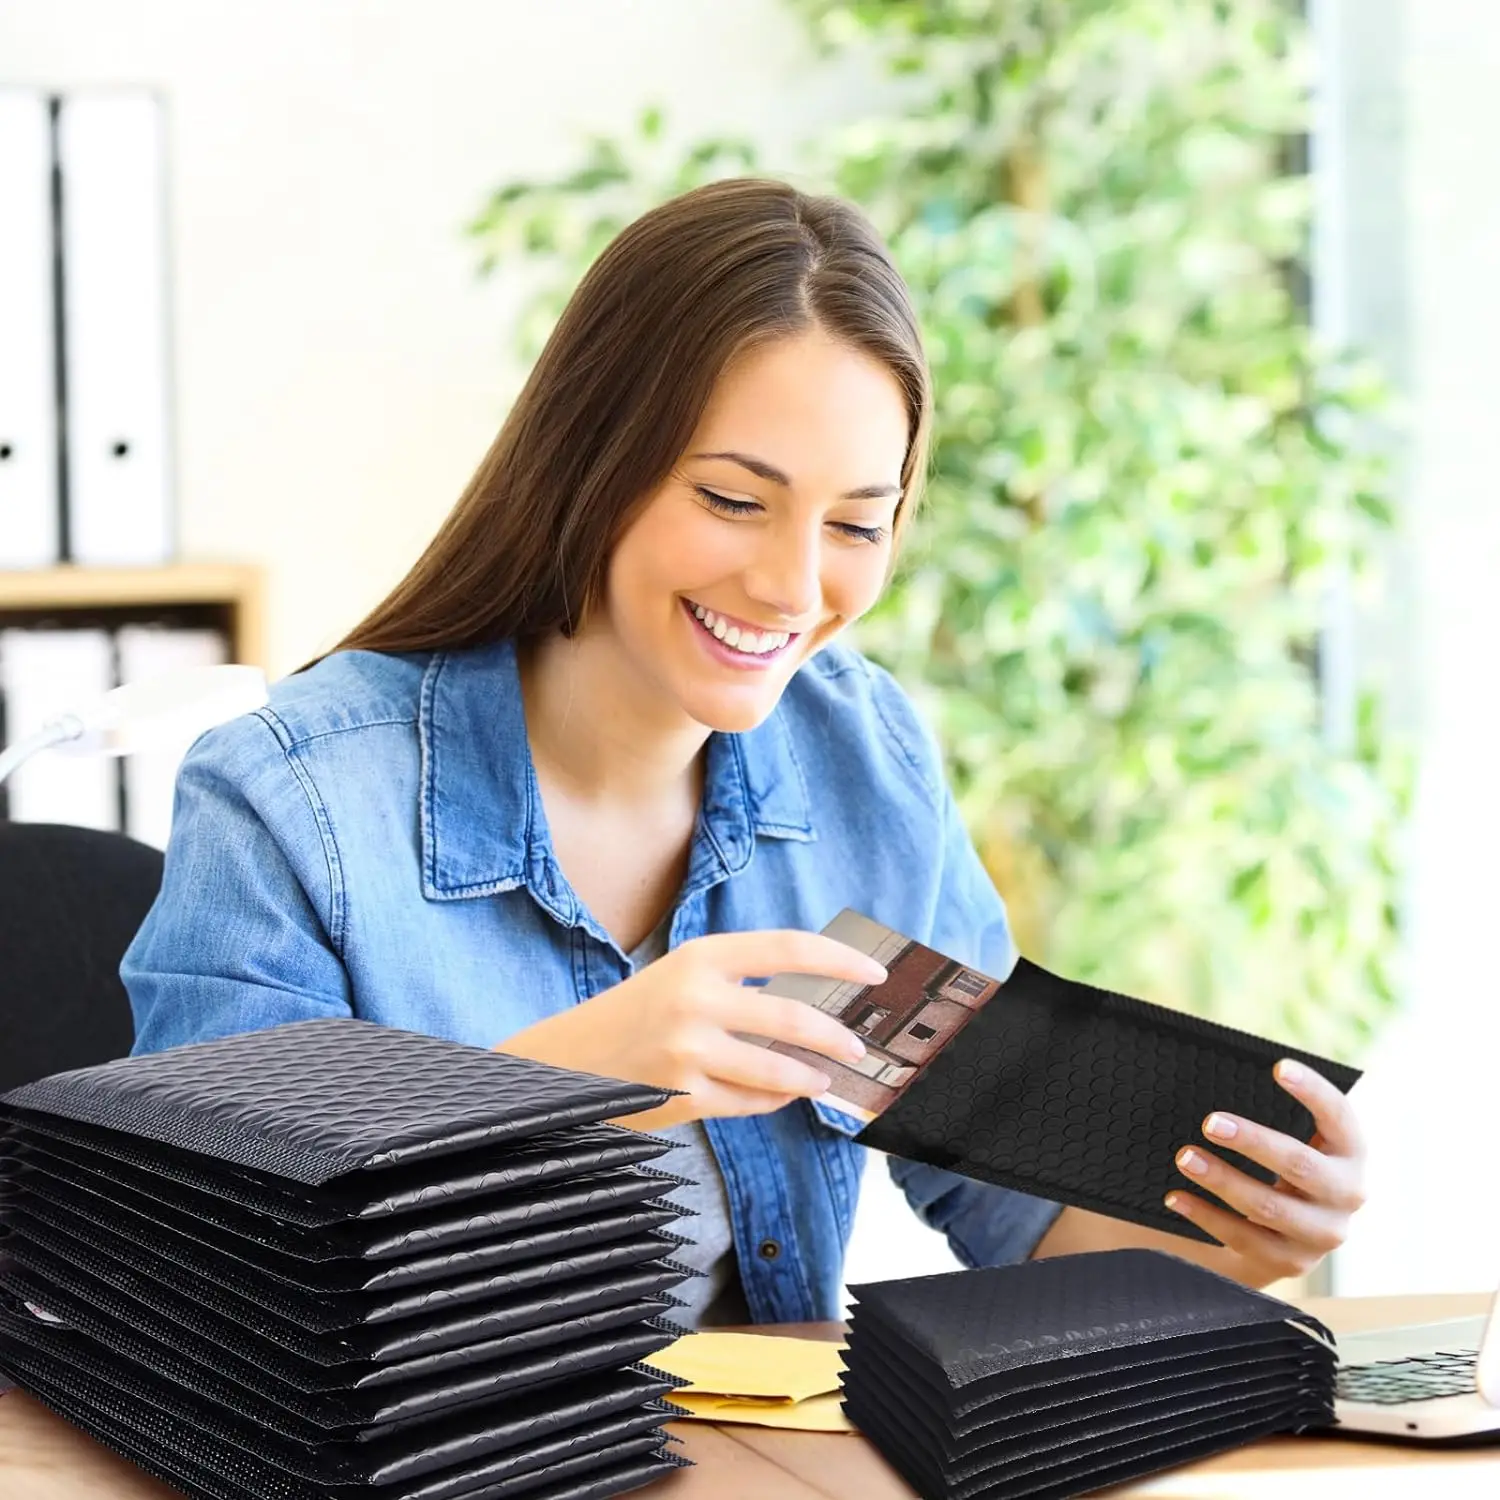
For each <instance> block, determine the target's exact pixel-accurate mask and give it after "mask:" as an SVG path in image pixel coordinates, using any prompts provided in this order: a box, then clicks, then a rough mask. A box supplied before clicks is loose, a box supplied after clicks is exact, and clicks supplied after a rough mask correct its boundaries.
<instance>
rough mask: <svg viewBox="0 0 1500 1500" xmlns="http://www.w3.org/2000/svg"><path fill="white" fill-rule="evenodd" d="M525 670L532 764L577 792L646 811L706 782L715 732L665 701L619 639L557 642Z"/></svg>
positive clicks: (532, 650) (540, 644)
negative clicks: (626, 656) (705, 760)
mask: <svg viewBox="0 0 1500 1500" xmlns="http://www.w3.org/2000/svg"><path fill="white" fill-rule="evenodd" d="M518 666H519V669H520V677H521V696H522V700H523V702H524V704H525V709H526V733H527V737H528V739H529V740H530V742H531V753H532V759H533V760H534V761H535V762H537V764H538V767H539V768H541V767H545V768H546V774H547V775H548V777H549V779H553V780H555V781H557V782H559V783H561V784H562V785H563V786H565V787H566V788H567V790H568V793H569V795H571V796H573V797H577V798H581V799H584V800H587V801H593V802H598V803H605V804H617V805H641V806H645V805H649V804H650V803H652V802H654V801H656V800H658V799H660V798H663V797H668V798H670V797H672V796H673V795H674V794H680V792H681V788H682V784H683V781H684V779H691V780H693V781H699V780H700V779H701V764H702V751H703V747H704V745H705V744H706V743H707V740H708V735H709V731H708V730H707V729H706V728H705V727H704V726H703V725H702V724H699V723H697V722H695V721H694V720H692V719H689V718H688V717H687V715H686V714H684V713H683V712H682V711H681V709H679V708H677V706H676V705H675V704H671V705H666V704H663V702H662V699H661V697H660V695H659V693H658V692H655V691H653V688H654V684H648V683H643V682H641V681H640V680H639V674H638V673H637V672H636V671H635V670H634V669H633V667H632V666H631V665H630V664H629V663H627V662H625V661H624V660H622V653H621V652H620V651H619V650H618V647H617V644H616V642H615V641H614V638H613V637H612V636H609V635H604V634H600V633H595V632H591V631H587V630H585V631H581V632H580V633H579V634H577V635H575V636H573V637H571V638H569V637H566V636H563V635H553V636H548V637H546V638H545V639H543V640H541V641H537V642H533V643H531V644H529V645H528V646H527V647H525V648H523V649H522V650H521V651H520V652H519V653H518Z"/></svg>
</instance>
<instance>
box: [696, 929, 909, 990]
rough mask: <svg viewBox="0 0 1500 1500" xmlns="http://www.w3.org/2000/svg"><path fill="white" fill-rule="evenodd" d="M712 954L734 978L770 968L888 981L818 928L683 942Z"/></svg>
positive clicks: (881, 971)
mask: <svg viewBox="0 0 1500 1500" xmlns="http://www.w3.org/2000/svg"><path fill="white" fill-rule="evenodd" d="M689 948H693V949H696V950H697V952H698V953H699V954H702V955H705V956H707V957H709V958H710V959H711V960H712V963H713V966H714V967H715V968H716V969H717V970H718V971H719V972H720V973H722V974H725V975H727V976H729V977H730V978H734V979H749V978H751V977H752V976H757V977H758V976H768V975H771V974H821V975H824V976H826V977H827V978H829V979H846V980H848V981H849V982H850V983H851V984H884V983H885V978H886V973H885V969H884V967H883V966H882V965H881V964H878V963H876V961H875V960H874V959H873V958H871V957H870V956H869V954H867V953H861V952H860V951H859V949H858V948H851V947H850V946H849V944H848V943H841V942H839V941H838V940H837V939H835V938H831V937H824V936H823V934H822V933H820V932H798V931H796V930H795V929H790V928H789V929H776V930H772V931H769V932H720V933H715V934H714V935H713V936H711V937H706V938H695V939H693V941H692V942H690V943H684V944H683V945H682V948H681V949H679V950H678V951H679V952H684V951H686V950H687V949H689Z"/></svg>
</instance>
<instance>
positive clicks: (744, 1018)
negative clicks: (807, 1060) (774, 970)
mask: <svg viewBox="0 0 1500 1500" xmlns="http://www.w3.org/2000/svg"><path fill="white" fill-rule="evenodd" d="M708 1014H709V1016H710V1017H711V1018H712V1019H713V1020H714V1021H715V1022H717V1023H718V1024H719V1025H721V1026H723V1027H724V1029H725V1030H726V1031H739V1032H745V1033H747V1034H748V1035H750V1036H763V1037H766V1038H767V1039H768V1040H770V1041H773V1042H787V1043H789V1044H790V1045H792V1046H794V1047H806V1048H807V1049H808V1050H809V1051H811V1052H820V1053H822V1054H823V1056H824V1057H831V1058H832V1059H833V1060H834V1061H835V1062H842V1063H856V1062H858V1061H859V1060H860V1058H862V1057H863V1056H864V1055H865V1044H864V1043H863V1042H862V1041H860V1039H859V1038H858V1037H857V1036H855V1034H854V1033H853V1032H852V1031H850V1030H849V1028H848V1027H847V1026H845V1025H844V1024H843V1022H841V1021H836V1020H834V1018H833V1017H832V1016H830V1015H828V1014H826V1013H825V1012H824V1011H821V1010H818V1009H817V1007H816V1006H812V1005H806V1004H804V1003H803V1002H802V1001H801V1000H791V999H788V998H787V997H786V996H785V995H768V994H766V993H765V992H764V991H762V990H750V989H745V988H743V987H742V986H739V985H734V986H725V987H724V988H723V989H722V990H718V991H715V992H714V993H713V994H711V995H710V996H709V997H708Z"/></svg>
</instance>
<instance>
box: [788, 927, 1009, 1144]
mask: <svg viewBox="0 0 1500 1500" xmlns="http://www.w3.org/2000/svg"><path fill="white" fill-rule="evenodd" d="M823 931H824V933H825V934H826V935H827V936H828V937H831V938H836V939H837V940H838V941H839V942H841V943H847V944H848V945H849V946H850V947H851V948H858V949H859V950H860V951H861V952H862V953H868V954H869V955H870V956H871V957H872V958H874V959H876V960H877V961H878V962H879V963H881V964H883V965H884V966H885V970H886V980H885V983H884V984H873V985H865V984H851V983H848V982H847V981H845V980H834V979H825V978H821V977H819V976H817V975H812V974H778V975H777V976H776V977H775V978H773V979H772V980H771V981H770V982H769V983H768V984H767V985H766V989H767V990H768V991H769V992H770V993H771V994H774V995H785V996H787V997H788V998H790V999H793V1000H801V1001H803V1002H804V1003H805V1004H808V1005H812V1006H815V1007H816V1008H817V1009H818V1010H821V1011H824V1012H825V1013H826V1014H828V1015H831V1016H833V1017H834V1019H835V1020H838V1021H840V1022H842V1023H843V1024H844V1025H845V1026H847V1027H848V1028H849V1030H850V1031H852V1032H854V1034H855V1035H856V1036H858V1037H859V1038H860V1040H861V1041H862V1042H864V1044H865V1055H864V1057H863V1058H862V1059H861V1060H860V1061H859V1062H858V1063H853V1064H850V1063H842V1062H836V1061H835V1060H834V1059H833V1058H830V1057H825V1056H823V1054H822V1053H815V1052H810V1051H808V1050H807V1049H806V1048H803V1047H796V1046H792V1045H791V1044H789V1043H784V1042H768V1043H767V1044H766V1045H767V1046H769V1047H770V1048H771V1049H772V1050H773V1051H776V1052H784V1053H786V1054H787V1056H789V1057H795V1058H797V1059H799V1060H800V1061H802V1062H806V1063H809V1064H811V1065H812V1066H814V1067H816V1068H818V1069H819V1070H821V1071H822V1072H824V1073H826V1074H827V1075H828V1077H829V1078H830V1080H831V1085H830V1087H829V1090H828V1092H827V1093H826V1094H825V1095H823V1100H824V1102H825V1103H827V1104H831V1105H832V1106H833V1107H834V1108H836V1109H840V1110H843V1111H844V1112H846V1113H847V1114H850V1115H853V1116H854V1117H855V1118H856V1119H861V1120H873V1119H874V1118H875V1117H876V1116H877V1115H879V1114H881V1113H882V1112H884V1111H885V1110H886V1109H888V1108H889V1107H890V1106H891V1105H892V1104H893V1103H895V1101H896V1099H897V1098H899V1097H900V1095H901V1093H902V1091H903V1090H904V1089H906V1088H907V1087H908V1086H909V1085H910V1084H911V1082H912V1080H913V1079H914V1078H916V1077H917V1075H918V1074H919V1073H920V1072H921V1071H922V1069H923V1068H925V1067H926V1066H927V1064H928V1063H929V1062H931V1061H932V1059H933V1058H934V1057H936V1056H937V1055H938V1053H939V1052H941V1051H942V1050H943V1048H944V1047H946V1046H947V1045H948V1043H949V1042H950V1041H952V1040H953V1038H954V1037H955V1036H956V1035H957V1034H958V1033H959V1032H960V1031H961V1030H962V1029H963V1028H964V1026H965V1025H966V1024H967V1023H968V1022H969V1021H970V1020H971V1019H972V1018H973V1017H974V1016H975V1015H976V1014H977V1013H978V1012H979V1011H980V1010H981V1009H982V1008H983V1007H984V1005H985V1004H986V1003H987V1002H988V1001H989V1000H990V999H992V998H993V996H994V995H995V993H996V992H997V991H998V990H999V989H1000V981H999V980H998V979H992V978H991V977H990V976H989V975H987V974H982V973H980V971H979V970H978V969H971V968H968V967H966V966H965V965H963V964H960V963H958V962H956V961H955V960H954V959H951V958H947V957H945V956H944V955H943V954H941V953H938V952H937V951H936V950H934V949H932V948H928V947H925V946H924V945H923V944H921V943H917V942H913V941H912V940H911V939H910V938H906V937H903V936H902V935H901V934H900V933H899V932H894V931H892V930H891V928H889V927H884V926H882V925H881V924H880V923H879V922H874V921H871V920H870V918H868V917H865V916H861V915H860V913H858V912H856V911H848V910H846V911H842V912H840V913H839V914H838V916H836V917H835V918H834V919H833V921H831V922H830V923H829V924H828V926H827V927H825V928H824V929H823Z"/></svg>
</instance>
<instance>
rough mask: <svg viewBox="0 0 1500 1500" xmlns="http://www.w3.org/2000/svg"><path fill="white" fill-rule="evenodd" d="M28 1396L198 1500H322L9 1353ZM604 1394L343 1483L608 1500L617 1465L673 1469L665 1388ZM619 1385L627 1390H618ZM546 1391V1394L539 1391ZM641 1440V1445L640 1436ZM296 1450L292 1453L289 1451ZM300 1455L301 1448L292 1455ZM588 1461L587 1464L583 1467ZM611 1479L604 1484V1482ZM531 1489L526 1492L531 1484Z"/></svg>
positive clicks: (384, 1494) (198, 1437)
mask: <svg viewBox="0 0 1500 1500" xmlns="http://www.w3.org/2000/svg"><path fill="white" fill-rule="evenodd" d="M20 1357H21V1359H22V1361H23V1362H24V1365H25V1371H26V1384H27V1389H28V1390H29V1391H30V1392H31V1393H32V1394H33V1395H34V1396H36V1397H37V1398H38V1399H39V1400H40V1401H42V1402H43V1403H44V1404H45V1405H47V1406H49V1407H50V1408H51V1409H52V1410H53V1411H55V1412H56V1413H57V1414H58V1415H59V1416H61V1417H62V1418H64V1419H65V1420H66V1421H69V1422H71V1423H72V1424H73V1425H74V1426H76V1427H80V1428H82V1429H83V1430H84V1431H85V1432H88V1433H90V1434H91V1435H92V1436H93V1437H95V1438H97V1439H98V1440H99V1441H100V1442H102V1443H104V1444H105V1445H106V1446H107V1447H109V1448H112V1449H114V1451H115V1452H117V1453H119V1454H120V1455H121V1456H122V1457H124V1458H126V1459H129V1460H130V1461H131V1462H133V1463H135V1464H137V1465H138V1466H139V1467H141V1468H142V1469H144V1470H145V1471H146V1472H147V1473H149V1474H153V1475H155V1476H156V1477H157V1478H159V1479H162V1480H164V1481H165V1482H167V1483H168V1484H171V1485H173V1486H174V1487H175V1488H177V1489H179V1490H181V1491H182V1493H184V1494H186V1495H189V1496H193V1497H203V1500H327V1497H328V1495H329V1494H330V1491H329V1488H328V1485H329V1483H330V1482H331V1481H330V1480H327V1479H308V1478H305V1477H302V1476H300V1475H299V1474H297V1473H296V1472H293V1471H291V1470H289V1468H288V1467H287V1466H284V1465H283V1464H282V1463H280V1462H279V1461H278V1460H277V1459H276V1458H275V1457H273V1456H272V1454H273V1452H274V1451H275V1450H274V1447H273V1446H272V1445H269V1444H268V1442H267V1441H266V1440H265V1439H260V1440H259V1441H258V1442H257V1443H256V1445H255V1447H256V1449H257V1450H259V1451H252V1450H251V1449H250V1448H249V1447H247V1446H243V1445H242V1444H241V1443H238V1442H228V1441H224V1442H220V1443H217V1444H212V1443H206V1442H204V1440H203V1436H204V1429H203V1428H202V1427H200V1426H199V1425H198V1424H197V1423H196V1422H193V1421H189V1420H185V1419H183V1418H181V1417H178V1416H174V1415H173V1414H172V1413H170V1412H167V1411H163V1410H161V1409H159V1408H156V1407H146V1408H140V1409H130V1408H127V1407H126V1406H125V1405H124V1404H123V1403H122V1402H121V1400H120V1398H119V1395H118V1393H117V1392H116V1391H115V1389H114V1388H113V1387H112V1386H111V1385H110V1384H109V1383H108V1382H107V1381H104V1380H100V1379H98V1378H96V1377H95V1376H93V1375H91V1374H89V1373H88V1372H86V1371H83V1370H79V1369H76V1368H73V1367H71V1366H69V1365H67V1364H66V1363H64V1362H62V1361H59V1360H57V1359H55V1358H51V1357H48V1356H46V1355H40V1354H38V1353H36V1352H35V1351H27V1352H26V1353H25V1354H23V1355H21V1356H20ZM608 1380H609V1381H611V1382H613V1386H612V1388H611V1386H609V1385H607V1384H603V1383H600V1384H597V1385H596V1386H595V1387H594V1388H592V1389H590V1390H589V1391H588V1392H587V1393H586V1394H582V1395H581V1396H579V1397H574V1398H572V1399H568V1400H563V1399H554V1400H553V1401H552V1402H551V1405H550V1407H542V1408H539V1407H537V1405H536V1403H535V1402H533V1403H531V1405H530V1407H529V1408H528V1409H525V1410H521V1409H520V1408H519V1404H517V1406H516V1407H515V1408H512V1409H510V1410H507V1412H506V1413H505V1416H504V1417H503V1418H499V1417H497V1418H496V1419H495V1425H494V1427H493V1428H492V1429H491V1431H490V1432H489V1433H488V1434H487V1442H488V1445H487V1446H482V1447H480V1448H479V1449H478V1450H477V1451H478V1452H479V1453H483V1454H485V1455H487V1456H485V1457H482V1458H480V1457H475V1458H471V1459H470V1461H468V1462H465V1463H463V1464H461V1465H458V1466H455V1467H453V1468H450V1469H448V1470H445V1471H444V1472H442V1473H441V1474H437V1475H434V1474H432V1473H430V1472H429V1471H427V1470H425V1469H419V1470H418V1471H417V1472H416V1473H415V1474H411V1473H408V1472H407V1471H406V1470H405V1469H404V1467H403V1466H392V1467H391V1468H390V1469H388V1471H387V1472H386V1473H383V1474H382V1473H380V1468H381V1466H380V1464H379V1461H378V1459H377V1458H376V1457H375V1456H374V1455H373V1454H371V1453H370V1451H369V1450H368V1449H365V1450H361V1451H358V1452H357V1453H356V1455H355V1456H356V1457H357V1458H358V1459H359V1460H361V1462H360V1463H359V1465H358V1467H357V1468H350V1469H349V1470H348V1471H347V1472H345V1473H343V1475H342V1477H343V1479H344V1480H345V1482H347V1483H357V1484H361V1485H363V1484H367V1483H374V1482H376V1479H375V1475H376V1474H379V1475H380V1478H381V1479H385V1480H387V1481H388V1482H386V1483H384V1484H383V1485H382V1487H381V1488H380V1489H378V1490H374V1489H372V1490H370V1491H369V1493H370V1495H371V1497H372V1500H471V1497H474V1496H475V1495H476V1494H477V1495H478V1496H480V1497H492V1496H502V1495H505V1494H506V1493H518V1492H520V1491H522V1490H524V1491H525V1492H526V1493H527V1494H529V1495H530V1496H531V1497H532V1500H549V1497H551V1500H564V1497H567V1500H581V1496H582V1495H583V1494H593V1495H597V1496H603V1495H610V1494H618V1493H621V1492H622V1491H623V1490H624V1489H626V1488H630V1487H631V1486H630V1485H628V1484H623V1483H621V1482H620V1481H621V1479H622V1477H623V1476H622V1474H621V1470H622V1467H623V1465H622V1463H621V1460H622V1458H624V1457H625V1455H626V1454H627V1453H633V1454H635V1455H637V1457H636V1459H635V1462H636V1463H639V1462H640V1461H641V1459H642V1458H643V1457H645V1456H647V1455H657V1456H658V1460H667V1462H666V1463H662V1462H660V1461H658V1463H657V1466H656V1467H655V1468H654V1469H652V1470H651V1472H649V1473H647V1474H646V1475H645V1477H644V1478H641V1479H639V1480H637V1481H636V1482H637V1483H645V1482H646V1481H647V1479H649V1478H654V1477H655V1476H656V1474H657V1473H667V1472H670V1469H671V1468H672V1467H676V1466H678V1464H679V1463H680V1462H681V1461H680V1460H679V1459H678V1458H677V1456H676V1455H675V1454H673V1453H671V1451H670V1449H669V1448H668V1447H667V1446H666V1445H667V1444H668V1443H670V1442H671V1441H672V1440H671V1439H670V1438H668V1437H667V1436H666V1434H665V1432H664V1431H663V1429H661V1428H660V1427H659V1426H657V1425H656V1424H658V1423H660V1422H663V1421H667V1420H670V1418H671V1417H672V1416H674V1415H680V1412H679V1411H678V1409H677V1408H676V1407H673V1406H671V1405H670V1404H668V1403H666V1402H664V1401H661V1400H659V1399H658V1400H651V1399H649V1397H647V1396H645V1395H644V1394H643V1393H644V1392H646V1391H649V1390H651V1389H654V1388H660V1387H663V1386H665V1385H666V1384H668V1382H666V1381H664V1380H662V1381H657V1380H654V1379H653V1378H652V1377H650V1376H648V1375H646V1374H644V1373H640V1372H635V1371H626V1372H623V1373H622V1374H621V1375H619V1376H612V1377H608ZM625 1382H634V1384H627V1383H625ZM549 1394H550V1393H549ZM648 1435H649V1437H650V1439H651V1441H650V1443H649V1444H646V1443H643V1441H642V1439H644V1438H645V1437H647V1436H648ZM298 1446H299V1448H302V1445H298ZM302 1451H307V1450H306V1449H303V1450H302ZM591 1458H592V1460H593V1461H590V1460H591ZM581 1476H591V1477H593V1483H594V1487H593V1488H592V1489H591V1490H587V1491H582V1490H577V1489H575V1488H574V1486H575V1485H578V1484H580V1483H582V1482H583V1480H582V1477H581ZM609 1480H612V1481H613V1487H611V1486H610V1483H608V1482H606V1481H609ZM532 1484H536V1485H537V1487H536V1488H535V1489H532V1488H531V1485H532Z"/></svg>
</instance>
